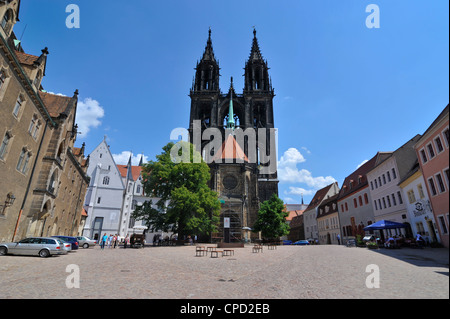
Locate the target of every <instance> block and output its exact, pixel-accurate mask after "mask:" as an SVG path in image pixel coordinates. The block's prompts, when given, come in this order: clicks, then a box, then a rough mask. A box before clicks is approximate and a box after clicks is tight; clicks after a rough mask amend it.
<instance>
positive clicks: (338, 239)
mask: <svg viewBox="0 0 450 319" xmlns="http://www.w3.org/2000/svg"><path fill="white" fill-rule="evenodd" d="M337 241H338V245H340V244H341V236H340V235H339V234H337Z"/></svg>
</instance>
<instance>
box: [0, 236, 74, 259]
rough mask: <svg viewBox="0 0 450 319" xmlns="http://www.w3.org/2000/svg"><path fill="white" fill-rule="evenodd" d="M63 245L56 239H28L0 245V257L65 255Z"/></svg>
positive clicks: (65, 251)
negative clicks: (8, 255) (9, 255)
mask: <svg viewBox="0 0 450 319" xmlns="http://www.w3.org/2000/svg"><path fill="white" fill-rule="evenodd" d="M67 253H68V252H67V250H65V249H64V246H63V243H62V242H61V241H59V239H58V238H50V237H29V238H25V239H22V240H21V241H19V242H15V243H2V244H0V256H2V255H7V254H11V255H30V256H40V257H43V258H45V257H50V256H52V255H66V254H67Z"/></svg>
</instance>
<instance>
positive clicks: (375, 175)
mask: <svg viewBox="0 0 450 319" xmlns="http://www.w3.org/2000/svg"><path fill="white" fill-rule="evenodd" d="M449 144H450V142H449V106H448V105H447V107H445V108H444V110H443V111H442V112H441V114H439V116H438V117H437V118H436V120H435V121H434V122H433V123H432V124H431V125H430V127H429V128H428V129H427V130H426V131H425V132H424V134H423V135H420V134H418V135H416V136H414V137H413V138H412V139H410V140H409V141H408V142H406V143H405V144H404V145H402V146H401V147H399V148H398V149H397V150H395V151H393V152H378V153H377V154H376V155H375V156H374V157H373V158H371V159H370V160H368V161H367V162H366V163H364V164H363V165H361V166H360V167H358V168H357V169H356V170H355V171H354V172H352V173H351V174H349V175H348V176H347V177H346V178H345V180H344V182H343V183H342V186H341V188H340V189H339V187H338V184H337V183H334V184H331V185H328V186H326V187H324V188H322V189H320V190H318V191H317V192H316V194H315V195H314V197H313V199H312V201H311V203H310V204H309V206H308V208H307V209H306V210H305V211H304V212H303V214H302V216H301V220H302V223H301V224H302V225H301V227H303V228H304V238H298V239H309V240H314V241H318V242H319V243H321V244H339V243H346V242H347V241H348V240H350V239H355V238H356V237H357V236H358V235H360V236H361V237H364V235H365V231H364V227H366V226H368V225H371V224H372V223H375V222H377V221H380V220H389V221H394V222H398V223H403V224H405V225H406V227H405V228H404V229H398V230H388V231H383V232H379V233H378V235H380V236H381V237H384V236H385V235H396V234H397V235H403V236H405V237H415V236H416V235H417V234H421V235H422V237H424V238H425V239H426V240H427V241H428V242H429V243H432V242H436V243H441V244H443V245H444V246H446V247H448V246H449V240H448V236H449V223H450V222H449V190H450V182H449ZM296 219H298V220H300V217H294V218H293V219H292V221H291V224H293V225H296V227H299V226H298V225H297V224H298V221H297V220H296ZM293 239H296V238H293Z"/></svg>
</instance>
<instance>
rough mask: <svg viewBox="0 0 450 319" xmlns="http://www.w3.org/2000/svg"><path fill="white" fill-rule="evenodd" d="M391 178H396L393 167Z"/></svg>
mask: <svg viewBox="0 0 450 319" xmlns="http://www.w3.org/2000/svg"><path fill="white" fill-rule="evenodd" d="M392 178H393V179H396V178H397V173H396V172H395V168H393V169H392Z"/></svg>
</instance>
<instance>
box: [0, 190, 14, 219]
mask: <svg viewBox="0 0 450 319" xmlns="http://www.w3.org/2000/svg"><path fill="white" fill-rule="evenodd" d="M15 200H16V196H14V194H13V193H9V194H8V195H6V200H5V205H3V210H2V215H5V210H6V208H7V207H11V206H12V205H13V204H14V201H15Z"/></svg>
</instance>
